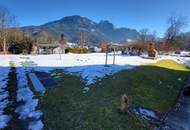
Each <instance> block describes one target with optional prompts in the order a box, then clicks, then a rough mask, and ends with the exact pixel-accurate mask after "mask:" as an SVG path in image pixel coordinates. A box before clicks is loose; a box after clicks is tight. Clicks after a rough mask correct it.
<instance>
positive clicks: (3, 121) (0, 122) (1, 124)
mask: <svg viewBox="0 0 190 130" xmlns="http://www.w3.org/2000/svg"><path fill="white" fill-rule="evenodd" d="M9 121H10V117H9V116H7V115H0V129H3V128H5V127H6V126H7V123H8V122H9Z"/></svg>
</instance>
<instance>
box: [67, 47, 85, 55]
mask: <svg viewBox="0 0 190 130" xmlns="http://www.w3.org/2000/svg"><path fill="white" fill-rule="evenodd" d="M67 49H68V51H69V52H71V53H79V54H81V53H88V49H87V48H67Z"/></svg>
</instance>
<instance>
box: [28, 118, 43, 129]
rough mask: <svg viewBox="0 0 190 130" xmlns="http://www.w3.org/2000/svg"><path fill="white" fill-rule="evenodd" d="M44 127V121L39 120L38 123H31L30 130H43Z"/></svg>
mask: <svg viewBox="0 0 190 130" xmlns="http://www.w3.org/2000/svg"><path fill="white" fill-rule="evenodd" d="M43 127H44V125H43V123H42V121H40V120H38V121H33V122H30V124H29V127H28V129H29V130H42V129H43Z"/></svg>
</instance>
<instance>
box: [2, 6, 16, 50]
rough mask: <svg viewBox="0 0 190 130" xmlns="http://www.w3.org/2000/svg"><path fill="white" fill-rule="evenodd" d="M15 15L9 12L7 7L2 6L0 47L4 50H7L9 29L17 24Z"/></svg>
mask: <svg viewBox="0 0 190 130" xmlns="http://www.w3.org/2000/svg"><path fill="white" fill-rule="evenodd" d="M15 21H16V20H15V16H14V15H13V14H11V13H10V12H9V10H8V9H7V8H4V7H0V47H1V48H3V52H4V53H6V52H7V48H8V46H9V45H8V43H7V37H8V29H9V28H10V27H14V26H15V25H16V22H15Z"/></svg>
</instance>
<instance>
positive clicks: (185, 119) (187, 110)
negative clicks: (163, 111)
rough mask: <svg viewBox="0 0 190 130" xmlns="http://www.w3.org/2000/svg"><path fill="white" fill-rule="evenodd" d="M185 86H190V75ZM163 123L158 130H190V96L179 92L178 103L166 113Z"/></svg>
mask: <svg viewBox="0 0 190 130" xmlns="http://www.w3.org/2000/svg"><path fill="white" fill-rule="evenodd" d="M187 86H190V77H189V80H188V82H187ZM164 124H165V125H164V126H162V127H161V128H160V129H159V130H190V96H184V95H183V93H182V94H181V99H180V101H179V104H178V105H177V107H176V109H175V110H173V111H171V112H170V113H169V114H168V115H167V117H166V119H165V121H164Z"/></svg>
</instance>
